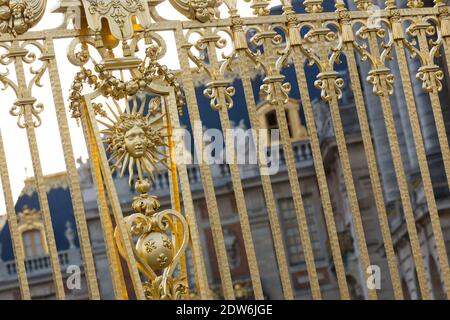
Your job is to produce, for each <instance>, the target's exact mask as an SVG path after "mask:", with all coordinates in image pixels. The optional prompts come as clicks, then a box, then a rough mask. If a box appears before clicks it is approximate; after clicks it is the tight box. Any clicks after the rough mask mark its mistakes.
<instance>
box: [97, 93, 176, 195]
mask: <svg viewBox="0 0 450 320" xmlns="http://www.w3.org/2000/svg"><path fill="white" fill-rule="evenodd" d="M148 99H149V98H148V97H147V96H145V97H144V98H143V99H142V100H138V98H137V97H134V98H132V99H130V100H128V101H127V103H126V107H125V108H122V107H121V106H120V104H119V103H118V102H117V101H116V100H112V101H113V103H114V106H115V109H114V108H113V107H111V105H110V104H109V103H106V106H107V110H104V108H103V105H102V104H96V105H94V108H95V109H97V110H96V113H97V114H98V115H100V116H101V117H102V118H103V119H106V120H107V121H103V120H100V119H97V121H98V123H99V124H101V125H103V126H104V127H106V129H104V130H102V131H101V133H102V134H103V135H104V136H105V138H104V143H105V144H106V151H107V152H108V154H109V164H110V166H111V170H112V172H113V173H114V172H118V173H119V174H120V177H123V176H124V174H125V173H126V172H127V170H128V173H129V180H128V183H129V184H130V186H131V185H132V183H133V179H134V176H135V172H137V174H138V178H139V180H141V181H143V180H144V179H145V177H146V175H147V176H148V177H149V178H150V179H151V180H152V181H155V176H154V174H153V172H154V171H157V172H160V170H159V169H160V168H161V165H162V166H165V167H166V168H167V169H169V165H168V156H167V152H166V151H167V148H168V144H167V143H166V138H167V126H166V124H165V120H166V113H165V112H164V111H163V108H162V106H161V99H160V98H158V97H157V98H153V99H151V100H150V101H149V103H148V108H146V107H147V101H148ZM144 112H145V113H146V114H144Z"/></svg>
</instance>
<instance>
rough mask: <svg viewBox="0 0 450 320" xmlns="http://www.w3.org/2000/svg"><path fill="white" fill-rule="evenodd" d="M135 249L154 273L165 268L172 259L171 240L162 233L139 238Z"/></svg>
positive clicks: (153, 233) (152, 233)
mask: <svg viewBox="0 0 450 320" xmlns="http://www.w3.org/2000/svg"><path fill="white" fill-rule="evenodd" d="M136 249H137V252H138V254H139V256H140V257H141V258H142V259H144V261H145V262H146V263H147V264H148V265H149V266H150V268H152V269H153V270H154V271H161V270H163V269H165V268H167V267H168V266H169V265H170V264H171V263H172V260H173V257H174V252H173V244H172V240H170V238H169V237H168V236H167V235H166V234H165V233H162V232H151V233H149V234H148V235H146V236H144V237H141V238H139V240H138V242H137V244H136Z"/></svg>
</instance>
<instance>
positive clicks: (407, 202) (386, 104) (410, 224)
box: [381, 88, 430, 299]
mask: <svg viewBox="0 0 450 320" xmlns="http://www.w3.org/2000/svg"><path fill="white" fill-rule="evenodd" d="M385 90H386V91H384V92H385V95H383V96H382V97H381V107H382V109H383V114H384V118H385V122H386V129H387V132H388V139H389V144H390V146H391V153H392V160H393V162H394V169H395V173H396V177H397V184H398V187H399V190H400V197H401V200H402V204H403V211H404V213H405V220H406V226H407V229H408V234H409V238H410V242H411V250H412V253H413V258H414V263H415V265H416V269H417V278H418V280H419V286H420V291H421V292H422V297H423V298H424V299H429V298H430V295H429V290H428V285H427V281H426V278H425V267H424V264H423V259H422V253H421V251H420V243H419V237H418V235H417V229H416V221H415V218H414V213H413V210H412V207H411V199H410V196H409V191H408V183H407V181H406V176H405V171H404V167H403V162H402V158H401V153H400V146H399V144H398V139H397V133H396V131H395V122H394V116H393V114H392V110H391V105H390V101H389V98H388V97H387V96H386V94H387V89H386V88H385Z"/></svg>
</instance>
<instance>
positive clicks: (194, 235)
mask: <svg viewBox="0 0 450 320" xmlns="http://www.w3.org/2000/svg"><path fill="white" fill-rule="evenodd" d="M168 112H169V113H170V120H171V122H172V127H173V128H181V125H180V120H179V117H178V110H177V108H176V104H175V103H174V102H169V104H168ZM176 143H177V141H175V149H176V150H180V149H178V148H181V150H182V151H183V150H184V145H183V143H184V142H183V141H178V143H179V144H178V145H176ZM177 167H178V173H179V177H180V186H181V195H182V197H183V206H184V212H185V216H186V218H187V221H188V224H189V231H190V239H191V241H190V242H191V254H192V260H193V262H194V272H195V275H196V285H197V286H198V293H199V294H200V298H201V299H202V300H208V299H211V294H210V289H209V284H208V278H207V274H206V266H205V260H204V257H203V249H202V244H201V241H200V234H199V231H198V224H197V217H196V215H195V208H194V201H193V200H192V193H191V188H190V183H189V176H188V172H187V168H186V164H185V163H184V162H182V161H179V162H178V163H177Z"/></svg>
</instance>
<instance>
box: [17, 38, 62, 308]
mask: <svg viewBox="0 0 450 320" xmlns="http://www.w3.org/2000/svg"><path fill="white" fill-rule="evenodd" d="M11 49H15V50H20V46H19V44H18V42H17V41H14V42H13V44H12V46H11ZM22 58H23V56H21V55H17V56H15V61H14V62H15V67H16V76H17V83H18V86H19V90H20V92H19V97H18V98H28V99H29V98H31V97H29V96H28V94H29V93H28V92H27V88H28V86H27V82H26V78H25V70H24V67H23V60H22ZM23 108H24V113H25V114H24V116H25V126H26V131H27V138H28V145H29V149H30V154H31V160H32V163H33V171H34V175H35V181H36V189H37V193H38V198H39V205H40V208H41V212H42V218H43V222H44V229H45V236H46V239H47V244H48V249H49V253H50V262H51V266H52V275H53V281H54V285H55V292H56V297H57V299H60V300H64V299H65V297H66V294H65V292H64V284H63V280H62V275H61V266H60V264H59V256H58V250H57V248H56V242H55V235H54V232H53V225H52V220H51V216H50V209H49V206H48V199H47V192H46V186H45V179H44V175H43V173H42V167H41V160H40V156H39V150H38V147H37V138H36V131H35V124H34V121H33V115H32V113H31V108H33V105H31V104H25V105H24V106H23Z"/></svg>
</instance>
